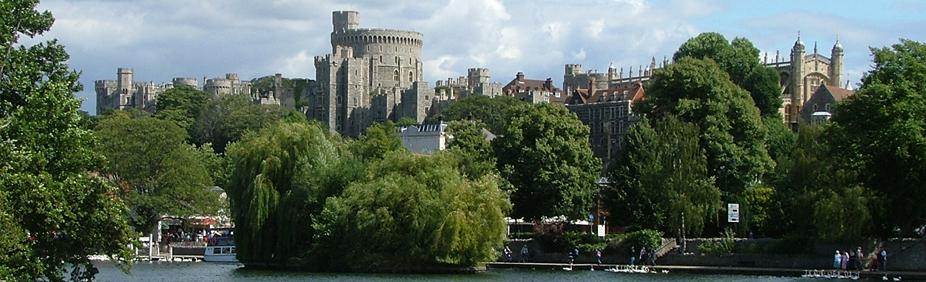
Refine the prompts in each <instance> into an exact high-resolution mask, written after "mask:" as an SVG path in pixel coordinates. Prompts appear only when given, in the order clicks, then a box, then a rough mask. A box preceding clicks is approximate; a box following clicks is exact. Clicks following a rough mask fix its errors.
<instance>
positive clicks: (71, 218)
mask: <svg viewBox="0 0 926 282" xmlns="http://www.w3.org/2000/svg"><path fill="white" fill-rule="evenodd" d="M36 4H37V1H11V0H3V1H0V230H3V231H2V232H0V250H2V251H0V280H8V281H34V280H51V281H58V280H63V279H64V276H65V275H66V274H67V268H70V269H71V272H70V274H71V278H72V279H74V280H85V279H92V277H93V276H94V275H95V274H96V273H97V270H96V268H95V267H94V265H93V264H92V263H91V262H90V260H89V259H88V257H89V256H90V255H96V254H102V255H108V256H110V257H111V258H113V259H114V260H117V261H118V262H120V263H122V264H124V265H129V264H130V263H131V260H132V254H131V251H130V250H129V248H128V246H129V244H131V243H132V242H133V241H134V240H135V239H134V238H135V236H136V234H135V233H133V232H132V231H131V228H130V227H129V225H128V223H127V222H126V221H125V218H124V217H123V215H124V213H125V212H126V207H125V205H124V203H122V201H120V199H119V198H118V197H116V193H115V190H114V187H113V186H111V185H109V184H108V183H107V182H105V181H104V180H102V179H101V178H100V177H98V176H97V175H96V173H95V172H96V171H97V170H98V169H99V166H100V163H101V160H102V159H100V158H99V157H98V156H97V155H96V154H94V152H93V147H94V144H95V143H96V142H97V140H96V139H95V138H94V136H93V134H92V132H90V131H89V130H87V129H85V128H83V127H82V126H83V122H84V121H83V120H82V117H81V115H80V114H79V113H78V111H77V109H78V108H79V106H80V101H78V100H77V99H76V98H75V97H74V96H73V93H74V92H75V91H78V90H79V89H80V85H79V84H78V82H77V78H78V74H77V72H74V71H72V70H70V69H69V68H68V66H67V64H66V63H65V62H66V61H67V60H68V55H67V53H66V52H65V51H64V47H63V46H61V45H59V44H58V43H57V42H56V41H54V40H53V41H50V42H41V43H37V44H34V45H31V46H27V45H20V44H21V43H20V42H19V39H20V36H26V37H30V38H31V37H34V36H36V35H40V34H42V33H44V32H45V31H48V29H49V28H50V27H51V25H52V22H53V21H54V19H53V17H52V15H51V13H49V12H47V11H46V12H38V11H36V10H35V7H36Z"/></svg>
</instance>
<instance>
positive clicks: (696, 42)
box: [672, 32, 782, 116]
mask: <svg viewBox="0 0 926 282" xmlns="http://www.w3.org/2000/svg"><path fill="white" fill-rule="evenodd" d="M685 57H689V58H695V59H712V60H714V61H715V62H717V64H718V65H720V68H722V69H723V70H724V71H725V72H726V73H727V74H728V75H729V76H730V80H732V81H733V83H735V84H736V85H737V86H740V87H742V88H743V89H745V90H746V91H748V92H749V93H750V96H751V97H752V99H753V102H754V103H755V105H756V107H758V108H759V111H760V113H761V114H762V116H777V115H778V109H779V108H781V103H782V100H781V88H780V87H781V86H780V84H779V77H778V73H777V72H775V70H773V69H771V68H768V67H765V66H763V65H762V64H761V62H760V61H759V49H757V48H756V47H755V46H754V45H753V44H752V42H750V41H749V40H748V39H745V38H741V37H737V38H734V39H733V41H731V42H729V43H728V42H727V39H726V38H724V36H723V35H721V34H719V33H716V32H705V33H701V34H699V35H698V36H696V37H694V38H691V39H689V40H688V41H686V42H685V43H683V44H682V46H680V47H679V48H678V51H676V52H675V54H674V55H673V56H672V58H673V59H674V60H675V61H676V62H677V61H679V60H681V59H682V58H685Z"/></svg>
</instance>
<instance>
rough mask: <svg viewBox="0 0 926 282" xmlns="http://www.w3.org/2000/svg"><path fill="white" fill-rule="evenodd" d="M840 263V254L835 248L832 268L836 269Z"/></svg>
mask: <svg viewBox="0 0 926 282" xmlns="http://www.w3.org/2000/svg"><path fill="white" fill-rule="evenodd" d="M841 264H842V254H841V253H839V250H836V255H834V256H833V268H834V269H837V270H838V269H839V266H840V265H841Z"/></svg>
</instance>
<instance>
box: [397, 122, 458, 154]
mask: <svg viewBox="0 0 926 282" xmlns="http://www.w3.org/2000/svg"><path fill="white" fill-rule="evenodd" d="M399 138H400V139H401V140H402V146H403V147H405V148H406V149H408V150H409V151H411V152H412V153H416V154H423V155H430V154H433V153H435V152H437V151H441V150H444V149H446V148H447V141H449V140H448V139H449V136H448V135H447V124H446V123H438V124H416V125H411V126H403V127H401V128H399Z"/></svg>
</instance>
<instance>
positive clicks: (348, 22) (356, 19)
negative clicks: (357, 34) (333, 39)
mask: <svg viewBox="0 0 926 282" xmlns="http://www.w3.org/2000/svg"><path fill="white" fill-rule="evenodd" d="M331 23H332V24H333V25H334V32H344V31H347V30H351V29H357V28H358V27H360V13H359V12H357V11H334V12H331Z"/></svg>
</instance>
